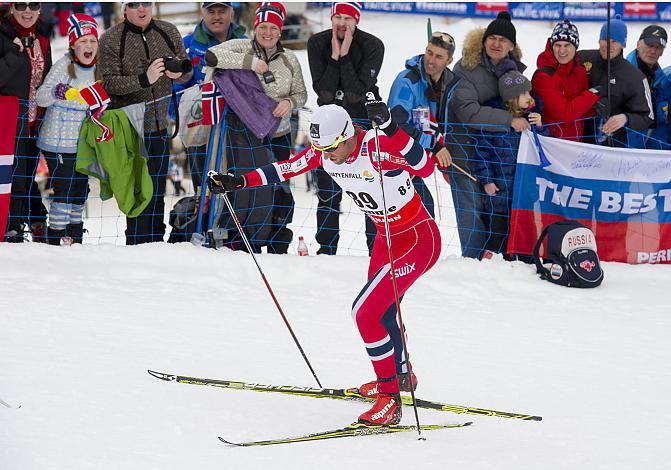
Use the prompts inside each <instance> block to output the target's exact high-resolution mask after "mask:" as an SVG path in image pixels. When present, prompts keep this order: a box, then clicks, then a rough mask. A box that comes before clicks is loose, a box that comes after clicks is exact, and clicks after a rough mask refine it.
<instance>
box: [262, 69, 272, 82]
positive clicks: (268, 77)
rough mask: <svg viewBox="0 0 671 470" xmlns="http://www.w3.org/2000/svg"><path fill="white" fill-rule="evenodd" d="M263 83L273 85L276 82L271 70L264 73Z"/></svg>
mask: <svg viewBox="0 0 671 470" xmlns="http://www.w3.org/2000/svg"><path fill="white" fill-rule="evenodd" d="M263 81H264V82H266V83H273V82H274V81H275V75H273V72H271V71H270V70H269V71H267V72H264V74H263Z"/></svg>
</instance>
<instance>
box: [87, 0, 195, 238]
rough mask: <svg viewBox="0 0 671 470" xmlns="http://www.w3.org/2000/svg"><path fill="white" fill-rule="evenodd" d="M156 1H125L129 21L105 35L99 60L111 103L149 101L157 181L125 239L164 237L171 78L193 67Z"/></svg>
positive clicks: (150, 150) (147, 119) (148, 129)
mask: <svg viewBox="0 0 671 470" xmlns="http://www.w3.org/2000/svg"><path fill="white" fill-rule="evenodd" d="M152 10H153V3H151V2H128V3H124V4H123V14H124V21H123V22H122V23H120V24H118V25H116V26H113V27H112V28H110V29H108V30H107V31H106V32H105V34H103V35H102V37H101V38H100V52H99V57H100V59H99V66H100V71H101V72H102V76H103V88H105V90H106V91H107V93H108V94H109V96H110V98H111V100H112V103H111V106H110V107H111V108H113V109H116V108H122V107H124V106H128V105H131V104H135V103H144V102H146V103H147V105H146V108H145V113H144V142H145V147H146V149H147V155H148V159H147V166H148V168H149V174H150V175H151V178H152V182H153V184H154V192H153V195H152V200H151V202H150V203H149V205H148V206H147V208H146V209H145V210H144V211H143V212H142V213H141V214H140V215H139V216H137V217H135V218H127V219H126V244H127V245H136V244H140V243H149V242H158V241H163V236H164V235H165V224H164V223H163V212H164V201H163V196H164V194H165V184H166V178H167V175H168V165H169V162H170V151H169V146H170V136H169V133H168V130H167V129H168V127H169V122H168V109H169V106H170V96H171V94H172V81H173V80H175V81H177V82H178V83H184V82H186V81H188V80H189V78H191V75H192V73H193V71H192V68H191V64H190V62H189V61H188V60H186V51H185V50H184V43H183V42H182V37H181V36H180V34H179V32H178V31H177V28H176V27H175V26H174V25H172V24H171V23H167V22H165V21H161V20H155V19H153V11H152Z"/></svg>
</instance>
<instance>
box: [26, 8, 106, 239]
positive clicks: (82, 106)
mask: <svg viewBox="0 0 671 470" xmlns="http://www.w3.org/2000/svg"><path fill="white" fill-rule="evenodd" d="M68 24H69V28H68V42H69V46H70V47H69V49H68V52H67V53H66V54H65V56H63V57H61V58H60V59H59V60H58V61H57V62H56V63H55V64H54V66H53V67H52V68H51V70H50V71H49V74H48V75H47V77H46V78H45V80H44V83H43V84H42V86H41V87H40V88H39V90H38V91H37V97H36V99H37V104H38V105H39V106H41V107H43V108H47V111H46V114H45V117H44V122H43V123H42V127H41V128H40V133H39V137H38V141H37V146H38V147H39V148H40V149H41V150H42V153H43V155H44V157H45V159H46V161H47V165H48V166H49V173H50V175H51V187H52V189H53V197H52V202H51V205H50V207H49V224H48V227H47V239H48V242H49V243H50V244H52V245H60V244H61V239H63V240H64V243H65V244H70V243H72V242H78V243H81V241H82V236H83V230H84V222H83V220H82V215H83V212H84V203H85V202H86V196H87V194H88V177H87V176H85V175H82V174H81V173H77V172H76V171H75V164H76V160H77V144H78V141H79V129H80V128H81V125H82V123H83V122H84V119H86V118H87V111H88V110H89V105H87V104H86V103H82V102H80V101H78V100H69V99H67V98H68V97H69V96H70V94H68V91H69V90H71V89H75V90H76V89H81V88H84V87H88V86H90V85H93V84H94V83H95V82H96V79H98V78H100V77H99V73H98V71H97V68H96V58H97V55H98V24H97V23H96V20H95V19H93V18H92V17H91V16H89V15H85V14H80V13H78V14H72V15H70V17H69V18H68ZM66 95H68V97H66Z"/></svg>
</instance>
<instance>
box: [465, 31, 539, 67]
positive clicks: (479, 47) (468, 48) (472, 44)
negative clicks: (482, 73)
mask: <svg viewBox="0 0 671 470" xmlns="http://www.w3.org/2000/svg"><path fill="white" fill-rule="evenodd" d="M484 35H485V28H483V27H480V28H475V29H472V30H471V31H469V32H468V33H467V34H466V38H464V48H463V50H462V54H461V65H463V67H464V68H465V69H467V70H473V69H475V68H476V67H477V66H478V65H485V64H484V63H483V62H482V53H483V51H484V44H483V38H484ZM510 55H511V56H512V57H511V59H513V60H514V61H515V62H517V63H518V65H519V64H522V50H521V49H520V46H519V44H515V48H514V49H513V51H512V52H511V53H510ZM522 65H523V64H522ZM524 68H526V67H524ZM522 70H523V68H522V69H520V71H522Z"/></svg>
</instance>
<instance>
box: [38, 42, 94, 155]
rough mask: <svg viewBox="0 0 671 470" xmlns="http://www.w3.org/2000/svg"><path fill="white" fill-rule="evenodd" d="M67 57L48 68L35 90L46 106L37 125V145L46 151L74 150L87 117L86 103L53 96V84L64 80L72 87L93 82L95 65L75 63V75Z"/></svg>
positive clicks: (40, 103)
mask: <svg viewBox="0 0 671 470" xmlns="http://www.w3.org/2000/svg"><path fill="white" fill-rule="evenodd" d="M69 64H70V57H69V55H68V54H66V55H65V56H64V57H62V58H60V59H59V60H58V61H57V62H56V63H55V64H54V66H53V67H52V68H51V70H50V71H49V74H48V75H47V78H46V79H45V80H44V83H42V86H41V87H40V88H39V90H37V96H36V100H37V105H38V106H41V107H43V108H47V112H46V114H45V115H44V121H43V122H42V126H41V127H40V130H39V133H38V138H37V146H38V147H39V148H40V149H42V150H44V151H47V152H54V153H77V143H78V142H79V129H80V127H81V126H82V122H84V119H86V116H87V114H86V112H87V111H88V109H89V106H88V105H86V104H82V103H79V102H78V101H76V100H74V101H66V100H60V99H56V98H55V97H54V88H55V87H56V85H58V84H59V83H65V84H67V85H70V86H71V87H73V88H83V87H86V86H89V85H92V84H93V83H94V82H95V66H93V67H88V68H86V67H81V66H79V65H77V64H75V74H76V75H77V78H72V77H70V75H69V74H68V65H69Z"/></svg>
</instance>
